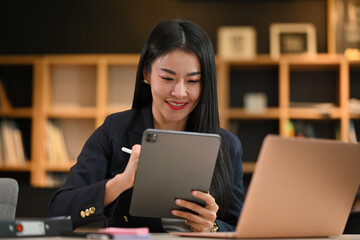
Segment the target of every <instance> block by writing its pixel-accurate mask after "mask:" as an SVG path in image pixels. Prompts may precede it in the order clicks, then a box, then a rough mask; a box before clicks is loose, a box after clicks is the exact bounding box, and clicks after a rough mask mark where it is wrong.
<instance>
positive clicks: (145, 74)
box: [143, 67, 150, 84]
mask: <svg viewBox="0 0 360 240" xmlns="http://www.w3.org/2000/svg"><path fill="white" fill-rule="evenodd" d="M143 78H144V83H146V84H150V81H149V80H150V74H149V73H148V72H147V71H146V68H145V67H144V69H143Z"/></svg>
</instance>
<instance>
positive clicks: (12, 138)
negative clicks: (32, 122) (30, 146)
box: [0, 119, 26, 166]
mask: <svg viewBox="0 0 360 240" xmlns="http://www.w3.org/2000/svg"><path fill="white" fill-rule="evenodd" d="M25 163H26V156H25V151H24V144H23V139H22V134H21V131H20V129H19V128H18V126H17V125H16V123H15V122H14V121H13V120H7V119H2V120H1V122H0V165H6V166H19V165H24V164H25Z"/></svg>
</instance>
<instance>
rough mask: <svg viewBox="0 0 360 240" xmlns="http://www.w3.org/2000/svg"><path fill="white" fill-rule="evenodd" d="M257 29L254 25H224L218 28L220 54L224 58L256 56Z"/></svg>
mask: <svg viewBox="0 0 360 240" xmlns="http://www.w3.org/2000/svg"><path fill="white" fill-rule="evenodd" d="M256 53H257V48H256V30H255V28H254V27H252V26H222V27H220V28H219V29H218V55H219V56H220V57H223V58H228V59H229V58H235V59H251V58H255V57H256Z"/></svg>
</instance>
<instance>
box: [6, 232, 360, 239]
mask: <svg viewBox="0 0 360 240" xmlns="http://www.w3.org/2000/svg"><path fill="white" fill-rule="evenodd" d="M19 239H22V240H44V239H50V240H81V239H86V238H79V237H35V238H29V237H26V238H0V240H19ZM129 239H131V240H133V239H136V238H129ZM139 239H151V240H180V239H181V240H210V239H211V240H214V239H219V238H189V237H178V236H173V235H170V234H167V233H152V234H150V237H149V238H139ZM333 239H338V240H360V234H359V235H341V236H338V237H330V238H292V239H290V238H289V239H286V238H281V239H272V240H333ZM125 240H126V239H125ZM266 240H269V239H266Z"/></svg>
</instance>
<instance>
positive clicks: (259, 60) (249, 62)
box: [221, 55, 279, 66]
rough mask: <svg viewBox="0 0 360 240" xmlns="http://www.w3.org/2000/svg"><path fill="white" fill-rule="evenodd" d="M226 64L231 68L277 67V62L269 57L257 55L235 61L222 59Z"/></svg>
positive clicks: (234, 59) (235, 59)
mask: <svg viewBox="0 0 360 240" xmlns="http://www.w3.org/2000/svg"><path fill="white" fill-rule="evenodd" d="M221 61H224V62H225V63H226V64H228V65H231V66H263V65H278V64H279V60H276V59H273V58H271V57H270V56H269V55H258V56H257V57H256V58H253V59H237V58H227V59H222V60H221Z"/></svg>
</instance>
